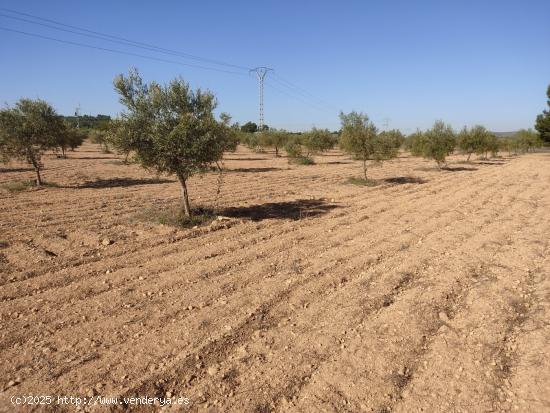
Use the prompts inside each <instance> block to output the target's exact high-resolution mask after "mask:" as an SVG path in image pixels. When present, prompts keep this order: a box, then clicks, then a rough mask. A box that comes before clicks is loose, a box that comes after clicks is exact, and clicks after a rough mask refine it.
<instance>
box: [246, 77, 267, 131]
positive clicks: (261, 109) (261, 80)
mask: <svg viewBox="0 0 550 413" xmlns="http://www.w3.org/2000/svg"><path fill="white" fill-rule="evenodd" d="M270 70H271V71H273V69H271V68H269V67H264V66H261V67H255V68H254V69H250V72H254V73H256V77H257V78H258V86H259V87H260V125H259V126H258V129H259V130H260V131H262V130H263V129H264V79H265V76H266V75H267V72H269V71H270Z"/></svg>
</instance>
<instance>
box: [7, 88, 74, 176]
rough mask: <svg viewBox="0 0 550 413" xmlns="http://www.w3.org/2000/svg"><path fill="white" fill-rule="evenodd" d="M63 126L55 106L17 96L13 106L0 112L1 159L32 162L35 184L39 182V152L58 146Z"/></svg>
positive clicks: (40, 167)
mask: <svg viewBox="0 0 550 413" xmlns="http://www.w3.org/2000/svg"><path fill="white" fill-rule="evenodd" d="M66 133H67V132H66V126H65V124H64V123H63V120H62V119H61V117H60V116H59V115H58V114H57V112H56V111H55V109H54V108H53V107H52V106H51V105H49V104H48V103H46V102H45V101H43V100H40V99H37V100H32V99H20V100H19V101H18V102H17V103H16V104H15V106H14V107H13V108H10V107H8V108H6V109H3V110H1V111H0V149H1V152H2V155H1V157H2V159H3V160H4V161H8V160H10V159H12V158H14V159H20V160H22V161H25V162H27V163H28V164H30V165H32V166H33V168H34V170H35V173H36V185H41V184H42V178H41V176H40V170H41V169H42V155H43V154H44V152H45V151H46V150H48V149H53V148H55V147H57V146H58V145H59V140H60V137H61V138H63V137H64V136H65V134H66Z"/></svg>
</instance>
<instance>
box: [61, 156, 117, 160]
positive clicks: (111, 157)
mask: <svg viewBox="0 0 550 413" xmlns="http://www.w3.org/2000/svg"><path fill="white" fill-rule="evenodd" d="M61 159H63V158H61ZM66 159H83V160H88V159H90V160H94V159H111V160H112V159H118V158H117V157H116V156H68V157H67V158H66Z"/></svg>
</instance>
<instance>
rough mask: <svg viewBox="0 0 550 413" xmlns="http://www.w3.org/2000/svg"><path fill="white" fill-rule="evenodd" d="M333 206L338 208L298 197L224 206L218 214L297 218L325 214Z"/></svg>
mask: <svg viewBox="0 0 550 413" xmlns="http://www.w3.org/2000/svg"><path fill="white" fill-rule="evenodd" d="M334 208H338V205H334V204H330V203H327V202H325V201H323V200H320V199H299V200H297V201H291V202H271V203H268V204H260V205H251V206H248V207H235V208H226V209H224V210H221V211H219V214H220V215H223V216H226V217H231V218H248V219H251V220H252V221H261V220H264V219H292V220H299V219H302V218H310V217H316V216H320V215H323V214H326V213H327V212H329V211H330V210H332V209H334Z"/></svg>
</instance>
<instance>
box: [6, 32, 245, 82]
mask: <svg viewBox="0 0 550 413" xmlns="http://www.w3.org/2000/svg"><path fill="white" fill-rule="evenodd" d="M0 30H4V31H8V32H13V33H19V34H23V35H25V36H30V37H36V38H40V39H45V40H50V41H54V42H58V43H65V44H70V45H73V46H79V47H86V48H89V49H96V50H102V51H105V52H110V53H118V54H123V55H127V56H134V57H141V58H143V59H149V60H156V61H159V62H164V63H172V64H176V65H181V66H188V67H195V68H198V69H205V70H213V71H216V72H223V73H229V74H233V75H239V76H247V74H245V73H242V72H234V71H230V70H225V69H219V68H217V67H208V66H202V65H196V64H193V63H184V62H180V61H177V60H170V59H163V58H161V57H154V56H147V55H143V54H140V53H133V52H127V51H123V50H117V49H110V48H108V47H101V46H93V45H90V44H86V43H79V42H73V41H70V40H62V39H57V38H55V37H49V36H44V35H41V34H37V33H29V32H25V31H23V30H16V29H10V28H7V27H2V26H0Z"/></svg>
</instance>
